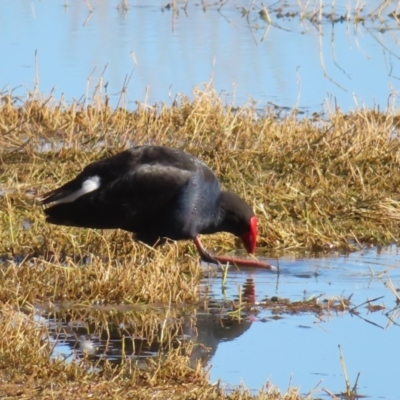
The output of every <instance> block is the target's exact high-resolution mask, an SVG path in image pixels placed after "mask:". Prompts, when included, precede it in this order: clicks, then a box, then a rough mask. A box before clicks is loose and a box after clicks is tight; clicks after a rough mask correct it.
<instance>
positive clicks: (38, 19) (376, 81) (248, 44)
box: [0, 0, 400, 112]
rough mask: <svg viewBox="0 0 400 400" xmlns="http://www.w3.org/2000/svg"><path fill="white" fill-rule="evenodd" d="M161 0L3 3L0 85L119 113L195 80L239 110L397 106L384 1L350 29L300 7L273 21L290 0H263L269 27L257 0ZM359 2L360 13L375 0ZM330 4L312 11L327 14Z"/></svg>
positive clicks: (392, 29)
mask: <svg viewBox="0 0 400 400" xmlns="http://www.w3.org/2000/svg"><path fill="white" fill-rule="evenodd" d="M167 3H168V2H164V1H151V0H129V1H126V4H127V6H128V8H127V9H126V10H125V11H124V10H123V7H122V6H123V2H122V1H121V2H118V1H115V0H114V1H112V0H109V1H105V0H91V1H88V2H84V1H65V0H42V1H38V0H33V1H30V2H16V1H14V0H3V1H2V2H1V3H0V38H1V39H0V52H1V54H2V55H3V57H2V63H1V66H0V88H3V91H6V90H14V93H15V94H16V95H20V96H21V97H22V98H24V96H25V95H26V93H27V90H28V89H29V90H31V91H33V90H36V91H37V92H38V93H42V94H45V95H48V94H50V93H52V94H53V95H54V97H55V98H56V99H57V100H59V99H60V98H61V97H62V96H63V98H64V99H65V101H66V102H67V103H70V102H71V101H73V100H74V99H80V100H87V102H90V101H91V98H92V96H93V94H95V93H97V94H102V95H105V94H107V95H108V96H109V98H110V102H111V105H113V106H114V107H115V106H117V105H122V106H126V107H128V108H131V109H134V108H136V102H141V103H146V104H149V105H153V104H155V103H158V102H165V103H167V104H171V102H172V101H173V99H174V98H175V97H176V96H177V95H179V94H183V95H187V96H189V97H192V93H193V88H194V87H197V86H199V85H201V84H202V83H204V82H206V83H209V84H210V85H211V86H212V87H214V88H215V89H216V91H217V92H218V93H220V94H221V96H222V98H223V99H224V101H226V102H227V103H229V104H234V105H239V106H241V105H244V104H248V103H249V102H252V101H254V102H255V104H256V106H257V107H259V108H263V107H266V106H267V105H268V104H270V103H272V104H275V105H277V106H279V107H288V108H293V107H299V108H300V109H302V110H308V111H310V112H311V111H322V110H333V109H334V107H335V106H338V107H339V108H340V109H342V110H344V111H348V110H351V109H355V108H357V107H362V106H363V105H365V106H367V107H373V106H375V105H376V106H379V107H380V109H385V108H386V107H387V106H388V105H393V104H395V105H397V104H398V99H397V94H396V93H397V90H398V88H399V77H400V63H399V57H400V50H399V46H398V40H399V29H398V24H397V23H396V21H395V20H394V19H392V18H390V17H389V16H388V14H389V12H390V11H391V10H394V9H395V8H396V6H397V2H396V1H392V2H390V5H389V7H388V8H386V9H384V10H383V11H382V13H381V19H374V20H372V21H371V20H370V19H367V20H366V21H365V22H362V23H359V24H357V25H354V24H353V23H350V22H348V23H347V22H337V23H334V24H332V23H331V22H329V20H328V19H327V17H324V16H322V17H321V21H322V23H313V22H311V21H310V20H309V19H307V18H306V17H305V18H301V15H300V14H297V15H295V16H294V17H285V18H278V9H281V10H282V13H283V14H285V13H287V12H290V11H295V12H298V13H299V12H301V11H302V8H301V7H300V6H299V3H298V2H296V1H294V0H293V1H289V2H279V1H278V2H273V5H272V6H270V8H269V15H270V17H271V21H272V23H271V24H268V23H267V22H266V21H264V20H263V19H262V18H261V17H260V15H259V10H260V9H261V7H262V5H261V4H262V3H261V2H260V1H255V2H254V7H253V9H252V10H251V11H250V13H249V14H248V18H247V17H246V16H244V15H243V14H242V7H244V8H245V9H247V10H248V9H249V6H250V4H251V3H252V2H251V1H249V0H243V1H239V0H231V1H228V2H226V4H224V6H223V7H221V8H219V5H218V2H215V3H213V4H207V2H205V3H204V2H203V3H201V2H195V1H189V2H186V1H177V2H176V5H177V6H176V9H175V10H172V9H166V8H163V7H164V6H165V5H166V4H167ZM300 3H301V4H302V3H303V2H300ZM335 3H336V9H335V15H336V16H338V17H339V16H344V15H345V13H346V6H347V5H349V9H350V17H351V18H352V19H354V14H355V13H356V12H357V4H358V3H356V4H353V3H354V2H350V1H348V0H340V1H336V2H335ZM364 3H365V7H364V8H363V11H362V12H361V15H362V16H364V17H367V16H368V12H369V11H372V10H374V9H375V8H376V7H377V2H376V1H366V2H364ZM186 4H187V6H186ZM201 4H206V5H207V6H206V7H203V6H202V5H201ZM304 4H308V8H305V9H304V15H305V16H307V15H312V14H314V13H315V12H316V11H318V10H319V4H320V2H319V1H318V2H304ZM331 4H332V2H326V6H325V7H324V8H323V9H322V11H323V12H324V13H330V12H331ZM89 7H90V9H89ZM302 15H303V14H302ZM318 15H319V14H318V13H317V16H318ZM35 53H36V54H37V55H36V56H35ZM124 86H125V87H126V92H125V93H124V96H121V90H122V88H123V87H124Z"/></svg>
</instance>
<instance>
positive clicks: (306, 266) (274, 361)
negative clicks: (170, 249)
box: [38, 246, 400, 399]
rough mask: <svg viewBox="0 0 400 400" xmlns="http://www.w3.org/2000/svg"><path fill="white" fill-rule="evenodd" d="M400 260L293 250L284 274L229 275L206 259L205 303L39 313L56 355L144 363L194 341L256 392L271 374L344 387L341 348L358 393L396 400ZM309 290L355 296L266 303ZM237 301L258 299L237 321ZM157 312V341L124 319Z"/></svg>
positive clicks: (283, 263) (199, 353)
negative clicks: (301, 304)
mask: <svg viewBox="0 0 400 400" xmlns="http://www.w3.org/2000/svg"><path fill="white" fill-rule="evenodd" d="M269 261H271V262H274V260H269ZM399 261H400V254H399V249H398V248H397V247H396V246H391V247H388V248H384V249H379V250H377V249H376V248H370V249H365V250H363V251H360V252H357V253H353V254H350V255H339V254H338V255H334V256H327V257H323V258H298V257H295V256H290V257H289V256H288V257H282V258H280V259H279V265H280V274H279V275H277V274H274V273H271V272H269V271H265V270H257V269H255V270H251V269H248V268H247V269H244V268H243V269H242V270H236V269H231V270H230V271H229V272H228V275H227V278H226V280H225V281H223V279H222V275H223V274H222V271H221V270H219V269H218V268H217V269H216V268H212V269H208V267H207V266H204V267H205V277H204V279H203V282H202V286H201V287H202V293H203V300H204V299H207V301H202V302H201V304H200V305H197V306H195V305H193V306H187V305H178V306H179V307H177V308H174V309H169V310H166V308H165V307H156V306H152V307H149V306H142V305H139V306H101V305H99V306H94V307H93V308H92V310H91V313H89V314H90V318H86V317H85V315H86V314H85V313H86V311H87V310H86V311H85V310H84V309H83V310H80V311H77V312H74V311H73V310H71V309H70V305H68V304H65V305H59V307H58V308H57V309H56V310H53V311H52V312H51V313H48V312H47V313H46V312H44V311H43V309H42V310H41V311H39V312H41V315H42V316H43V317H44V318H46V319H45V320H46V321H47V324H48V326H49V329H50V332H51V333H52V340H53V344H55V349H54V356H57V357H60V356H62V357H63V358H66V359H67V360H68V359H69V360H72V359H73V357H72V355H73V354H75V355H77V356H78V357H80V356H82V355H83V353H86V354H90V355H91V357H93V359H94V360H104V359H109V360H110V361H112V362H117V363H118V362H120V361H121V359H123V358H124V359H125V360H126V357H127V358H128V359H129V360H130V361H131V362H132V363H134V364H135V365H137V366H138V367H139V368H146V362H147V360H148V358H149V357H160V356H161V357H163V355H165V353H166V352H168V351H170V350H171V349H173V348H177V347H179V346H180V345H181V344H182V343H185V342H188V341H190V342H192V343H194V344H195V346H194V348H193V350H191V353H190V354H189V355H190V364H191V365H192V366H194V365H195V364H196V362H197V361H202V362H203V363H206V365H208V364H210V365H212V367H211V370H210V380H211V382H214V381H216V380H219V379H220V380H222V382H223V383H224V384H229V385H239V384H240V383H244V384H245V385H246V387H248V388H250V389H252V390H259V389H261V387H262V386H263V385H264V384H266V383H267V381H268V380H270V381H271V382H272V383H273V384H274V385H276V386H278V387H279V388H280V389H281V390H282V391H285V390H286V388H287V387H288V385H289V383H290V384H291V385H292V386H299V387H300V389H301V393H303V394H306V393H308V392H309V391H311V390H312V389H314V388H315V387H316V386H317V389H316V391H315V392H314V396H316V397H317V396H321V395H323V394H324V392H323V391H322V389H323V388H326V389H328V390H329V391H331V392H333V393H340V392H343V391H344V390H345V388H346V386H345V379H344V377H343V371H342V368H341V364H340V357H339V348H338V346H339V345H340V347H341V350H342V353H343V357H344V360H345V363H346V368H347V371H348V376H349V380H350V384H351V385H352V386H353V385H354V383H355V380H356V377H357V374H358V373H359V372H360V373H361V375H360V378H359V381H358V386H357V388H358V394H360V395H365V396H368V397H370V398H378V397H379V398H382V399H397V398H398V388H397V377H398V371H399V368H400V349H399V348H398V346H397V342H398V335H399V332H398V329H399V324H398V322H399V321H398V316H399V315H400V308H399V306H398V305H396V301H395V300H396V297H395V295H394V294H393V293H392V292H391V291H390V290H389V288H388V287H387V283H388V282H389V279H390V280H391V281H392V283H393V285H394V286H395V288H396V289H397V291H399V282H400V268H399ZM275 262H276V260H275ZM313 296H314V297H318V298H319V302H321V303H322V304H324V301H325V300H327V299H328V300H330V301H332V300H333V299H336V304H340V302H341V301H342V300H341V299H350V305H349V307H348V308H346V309H345V310H343V309H342V308H340V307H339V308H338V309H335V308H334V307H332V308H331V309H330V310H327V311H323V312H321V311H316V312H313V311H312V310H311V309H310V308H308V309H306V308H304V309H303V310H302V311H299V310H298V311H294V307H284V306H282V307H274V306H271V303H268V306H267V305H266V301H267V300H268V299H269V300H271V299H275V300H276V303H277V304H278V302H282V304H283V300H282V299H289V300H290V302H291V303H290V304H292V305H293V302H296V301H303V300H306V299H310V298H312V297H313ZM240 299H242V300H246V301H247V302H248V303H250V305H251V304H253V305H251V307H247V308H246V310H245V311H244V312H243V313H242V318H241V319H237V318H231V317H229V314H230V313H233V310H234V308H235V307H233V304H236V305H238V304H239V303H240V301H241V300H240ZM266 299H267V300H266ZM368 301H370V302H369V303H368ZM368 306H369V308H368ZM38 310H40V308H39V309H38ZM110 311H112V312H111V313H110ZM93 312H95V314H93ZM96 313H97V314H96ZM107 313H108V314H107ZM154 313H156V314H158V315H159V316H163V315H165V317H161V320H164V322H163V323H162V324H161V325H160V326H158V327H157V328H156V332H157V333H156V335H155V339H154V340H150V339H149V337H148V336H147V335H148V333H147V334H146V332H148V331H141V332H138V330H137V325H135V323H133V324H132V323H131V322H126V321H132V318H131V319H129V318H125V317H127V316H128V315H130V317H132V316H134V315H140V314H141V315H142V317H144V319H143V318H142V319H141V320H146V319H151V318H153V317H154ZM89 314H87V315H89ZM96 315H97V316H96ZM104 318H105V319H108V323H107V329H103V328H102V324H103V323H102V322H101V321H102V320H104ZM95 319H96V320H97V321H94V320H95ZM166 327H167V328H168V329H166ZM164 331H165V332H167V331H168V332H169V335H170V336H169V339H168V340H167V341H165V340H163V334H164V333H163V332H164ZM164 339H165V338H164ZM207 362H208V364H207Z"/></svg>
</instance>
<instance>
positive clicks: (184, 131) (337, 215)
mask: <svg viewBox="0 0 400 400" xmlns="http://www.w3.org/2000/svg"><path fill="white" fill-rule="evenodd" d="M2 101H3V102H2V106H1V107H0V149H1V151H0V157H1V158H0V188H1V196H0V227H1V229H0V256H1V257H2V261H3V262H2V263H1V270H0V302H1V304H2V307H1V310H0V319H1V325H2V327H3V329H2V332H1V334H0V382H2V383H1V384H0V396H2V397H7V396H8V397H13V396H14V397H19V398H24V397H25V398H28V397H29V398H32V397H36V398H38V397H41V398H54V397H55V396H59V395H62V396H63V397H64V398H71V399H72V398H79V399H84V398H89V397H91V398H93V397H94V398H110V397H112V398H135V399H141V398H143V399H149V398H154V397H155V398H177V399H180V398H182V399H188V398H193V399H195V398H196V399H200V398H207V399H213V398H215V399H224V398H227V399H228V398H229V399H250V398H252V395H251V394H250V393H248V392H246V391H245V390H239V389H238V390H235V391H233V392H230V393H225V392H224V391H223V390H222V389H220V388H218V387H217V386H210V385H209V383H208V380H207V378H206V375H205V373H204V371H203V370H202V369H201V368H197V369H192V368H190V367H189V365H188V357H189V354H190V349H186V347H185V346H186V344H184V345H183V348H182V347H181V346H179V347H178V349H175V350H174V349H173V346H172V350H171V351H169V352H167V353H166V354H164V355H163V357H161V358H160V359H157V360H154V362H153V364H152V365H151V366H150V368H149V369H147V370H146V371H141V370H138V369H134V368H132V365H130V364H129V363H128V362H124V363H122V364H119V365H112V364H111V363H108V362H102V364H101V368H98V369H93V363H92V362H91V360H89V359H87V358H85V357H83V358H80V359H79V358H78V359H76V360H75V361H74V362H69V363H66V362H64V361H61V360H52V359H51V357H50V354H51V351H52V348H51V346H50V345H49V343H50V342H49V337H50V336H51V334H50V333H49V331H48V328H47V327H46V325H43V324H40V323H39V322H38V318H37V316H36V317H35V312H34V309H35V308H34V306H37V305H38V304H41V305H42V306H45V307H48V308H52V307H53V308H54V304H55V307H58V305H59V304H66V305H67V306H68V307H72V306H74V307H75V308H76V306H77V305H79V307H80V310H81V312H82V309H87V310H88V309H89V308H88V307H92V306H93V305H101V306H104V307H106V306H107V305H109V304H123V305H125V306H132V307H138V308H136V309H140V307H149V306H148V305H150V307H151V306H157V309H158V310H164V311H159V312H158V313H152V312H150V311H151V309H149V308H146V309H145V311H146V312H143V313H136V314H135V316H133V314H132V315H131V314H129V315H131V316H129V315H128V314H127V316H126V317H125V318H131V320H129V321H125V322H126V323H131V324H135V326H136V327H140V329H142V332H144V333H143V334H145V336H146V337H157V338H158V340H159V341H160V337H159V335H160V326H164V325H163V323H164V322H163V321H166V320H168V319H169V318H179V315H180V314H179V313H176V314H173V313H174V311H171V310H174V309H175V308H174V307H173V306H174V305H175V306H176V305H182V304H184V303H191V304H194V303H196V301H197V300H198V299H199V293H198V282H199V277H200V270H199V262H198V257H197V255H196V253H195V251H194V246H193V245H192V244H190V243H184V242H183V243H179V244H174V243H168V244H166V245H165V246H163V247H161V248H159V249H156V250H154V249H149V248H147V247H145V246H143V245H140V244H137V243H134V242H133V241H132V239H131V235H129V234H127V233H125V232H120V231H96V230H88V229H77V228H76V229H75V228H67V227H62V226H52V225H49V224H46V223H45V221H44V217H43V214H42V210H41V209H40V207H38V206H37V205H36V204H35V197H36V196H37V195H38V194H40V193H44V192H46V191H48V190H51V189H53V188H55V187H56V186H58V185H60V184H62V183H64V182H66V181H67V180H68V179H70V178H72V177H73V176H74V175H75V174H76V173H77V172H78V171H80V170H81V169H82V167H83V166H85V165H86V164H88V163H89V162H91V161H94V160H97V159H99V158H102V157H105V156H108V155H111V154H115V153H116V152H118V151H120V150H123V149H125V148H127V147H129V146H133V145H140V144H148V143H154V144H160V145H166V146H172V147H178V148H182V149H184V150H187V151H189V152H191V153H193V154H195V155H197V156H199V157H201V158H202V159H204V160H205V161H206V162H207V163H209V164H210V166H211V167H212V168H213V170H214V171H215V172H216V174H217V175H218V176H219V177H220V179H221V182H222V184H223V186H224V187H225V188H229V189H231V190H233V191H235V192H237V193H238V194H239V195H241V196H242V197H244V198H245V199H246V200H247V201H248V202H249V203H250V204H252V205H253V206H254V208H255V210H256V212H257V214H258V216H259V226H260V237H259V242H258V246H259V247H260V248H262V249H263V250H271V249H287V248H308V249H332V248H340V247H342V248H351V247H352V246H354V245H356V244H357V243H358V242H359V243H361V242H372V243H378V242H379V243H385V242H390V241H397V240H398V238H399V233H400V232H399V222H400V203H399V200H400V197H399V195H398V193H397V192H398V186H399V183H400V173H399V141H398V138H397V128H398V124H399V121H400V118H399V114H398V113H397V112H395V111H387V112H385V113H378V112H376V111H365V110H359V111H356V112H353V113H351V114H342V113H340V112H337V113H335V114H332V115H329V116H328V117H325V118H320V117H318V116H314V117H313V118H311V119H307V118H303V119H299V118H297V117H296V116H288V117H286V118H284V119H280V118H278V116H276V115H274V114H273V113H267V114H265V115H262V116H260V115H259V114H258V113H257V111H256V110H255V109H253V108H251V107H244V108H242V109H233V108H231V107H229V106H228V107H225V106H224V105H223V104H222V101H221V99H220V98H219V97H218V96H217V95H216V94H215V93H214V92H213V91H212V90H209V89H207V90H205V91H201V90H197V91H196V93H195V100H194V101H189V100H187V99H185V98H182V99H180V104H177V105H175V106H173V107H166V106H164V105H156V106H154V107H149V106H146V107H144V106H143V105H138V108H137V110H136V111H134V112H127V111H125V110H123V109H118V110H115V111H113V110H111V109H110V108H108V107H107V106H106V105H104V104H103V103H102V102H101V101H99V100H98V101H97V102H94V104H93V105H92V106H91V107H88V108H85V107H84V106H82V105H81V104H77V103H74V104H72V105H63V104H57V103H55V101H54V100H53V99H51V98H49V99H37V98H30V99H29V100H28V101H26V102H24V103H22V104H20V106H17V105H15V104H14V101H15V99H13V98H11V96H5V97H3V99H2ZM205 244H206V245H207V247H208V248H210V249H211V248H213V247H214V248H220V249H223V250H221V251H224V252H226V251H228V250H230V249H233V248H234V246H235V243H234V239H233V238H232V236H230V235H225V234H220V235H214V236H213V237H207V238H205ZM144 304H146V306H145V305H144ZM160 305H161V306H162V307H159V306H160ZM266 306H270V307H275V308H276V309H275V312H278V313H283V312H290V311H293V307H294V308H296V307H297V308H296V310H295V311H296V312H300V311H302V310H303V308H304V307H308V308H307V309H308V310H310V308H311V309H313V310H314V311H315V312H316V313H319V312H323V311H324V310H323V309H325V308H326V309H331V310H336V311H338V310H339V311H341V310H343V311H344V310H345V309H347V306H348V305H347V303H340V304H338V305H334V304H333V303H332V304H330V303H329V304H327V305H324V304H322V305H321V304H319V303H318V302H315V301H312V302H310V304H304V303H299V304H291V305H289V307H288V308H287V305H286V304H284V303H279V302H278V303H276V304H275V305H267V304H266ZM85 307H86V308H85ZM335 307H336V308H335ZM21 310H23V311H24V312H22V311H21ZM239 310H240V305H239ZM91 312H92V311H91ZM171 313H172V314H171ZM81 318H82V319H83V320H85V321H86V320H87V318H89V317H83V316H82V317H81ZM90 318H91V319H93V320H97V321H100V322H101V318H102V317H101V314H99V315H98V316H93V315H92V314H91V315H90ZM146 318H147V319H148V320H146ZM100 322H99V323H100ZM140 329H139V331H140ZM168 329H170V330H168ZM168 329H167V331H163V340H165V341H166V342H167V343H171V342H172V341H173V339H172V338H173V337H175V336H176V335H175V334H174V331H173V330H174V329H175V330H176V326H174V324H172V326H170V327H168ZM52 334H53V333H52ZM157 335H158V336H157ZM174 335H175V336H174ZM163 340H161V342H163ZM187 345H188V346H189V345H190V344H187ZM185 349H186V350H185ZM10 366H12V367H11V368H10ZM28 377H29V379H28ZM258 398H260V399H298V398H300V396H299V394H298V392H297V391H296V390H292V391H291V392H289V393H287V394H285V395H282V394H280V393H279V392H278V391H277V390H276V389H274V388H273V387H270V386H268V387H266V388H265V389H264V391H263V392H262V393H260V394H259V395H258Z"/></svg>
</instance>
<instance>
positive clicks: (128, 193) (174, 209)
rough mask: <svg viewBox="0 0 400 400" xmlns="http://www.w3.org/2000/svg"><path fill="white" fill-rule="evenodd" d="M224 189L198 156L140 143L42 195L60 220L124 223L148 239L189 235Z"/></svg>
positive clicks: (93, 225) (95, 225) (64, 222)
mask: <svg viewBox="0 0 400 400" xmlns="http://www.w3.org/2000/svg"><path fill="white" fill-rule="evenodd" d="M219 192H220V189H219V184H218V180H217V178H216V177H215V175H214V174H213V172H212V171H211V170H210V169H209V168H208V167H207V166H206V165H205V164H204V163H203V162H202V161H200V160H199V159H198V158H196V157H194V156H192V155H190V154H188V153H185V152H183V151H181V150H177V149H171V148H167V147H162V146H140V147H135V148H132V149H129V150H126V151H124V152H121V153H118V154H116V155H115V156H112V157H109V158H107V159H104V160H101V161H97V162H94V163H92V164H90V165H88V166H87V167H86V168H85V169H84V170H83V171H82V172H81V173H80V174H79V175H78V176H77V177H76V178H75V179H74V180H72V181H70V182H68V183H66V184H65V185H63V186H61V187H60V188H58V189H56V190H54V191H52V192H49V193H47V194H46V195H44V196H43V197H42V200H41V202H42V204H45V205H48V206H49V207H48V208H46V209H45V213H46V215H47V220H48V222H50V223H54V224H58V225H69V226H79V227H88V228H101V229H109V228H110V229H111V228H113V229H114V228H121V229H125V230H128V231H131V232H135V233H136V234H137V238H138V239H139V240H141V241H143V242H145V243H148V244H154V243H153V242H155V241H157V239H158V237H168V238H171V239H175V240H179V239H186V238H191V237H193V235H195V234H197V233H198V231H199V227H198V225H199V224H201V222H203V223H204V218H207V217H208V218H210V215H211V212H212V205H213V203H214V202H215V199H216V198H217V197H218V195H219Z"/></svg>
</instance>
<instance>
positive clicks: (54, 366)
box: [0, 306, 300, 400]
mask: <svg viewBox="0 0 400 400" xmlns="http://www.w3.org/2000/svg"><path fill="white" fill-rule="evenodd" d="M150 319H151V318H150ZM0 320H1V325H2V331H1V334H0V354H1V357H0V382H1V383H0V396H1V397H2V398H6V397H7V398H19V399H20V398H23V399H24V398H26V399H28V398H43V399H47V398H49V399H50V398H51V399H53V398H54V397H56V396H62V397H63V398H65V399H89V398H96V399H97V398H99V399H103V398H104V399H109V398H114V399H146V400H147V399H150V398H153V399H154V398H173V399H232V400H235V399H243V400H244V399H252V398H254V397H255V396H254V395H251V394H250V393H249V392H247V391H246V390H243V389H241V390H240V389H236V390H234V391H233V392H230V393H226V392H224V391H223V390H222V389H220V388H219V386H218V385H217V386H211V385H210V384H209V383H208V380H207V376H206V374H205V372H204V371H202V369H201V368H200V367H198V368H195V369H193V368H190V366H189V365H188V357H187V356H185V355H182V347H183V348H184V349H185V348H186V349H187V348H188V346H190V345H186V344H183V345H182V346H181V347H179V348H178V349H176V350H170V351H169V352H168V353H167V354H166V355H165V357H163V358H160V359H158V360H155V361H153V362H149V363H148V364H147V368H146V369H145V370H144V369H137V368H133V367H132V365H131V364H130V363H129V362H128V359H125V360H124V361H123V362H122V363H120V364H118V365H116V366H115V365H112V364H111V363H110V362H108V361H104V362H103V363H101V364H100V363H95V364H94V365H93V363H92V362H90V360H89V358H87V357H83V358H80V359H79V358H76V357H75V358H74V360H72V361H70V362H65V361H63V360H62V359H51V358H50V355H51V351H52V348H51V346H50V345H49V340H48V338H49V331H48V329H47V327H46V325H43V324H41V323H40V320H38V319H37V318H35V317H34V312H33V310H31V311H30V312H29V311H27V310H26V311H25V312H24V313H23V312H21V311H19V310H15V309H14V308H13V307H10V306H3V307H2V312H1V315H0ZM145 324H146V326H147V328H149V327H150V326H151V325H152V324H153V322H146V323H145ZM172 329H174V328H172ZM166 337H167V336H166ZM167 340H168V339H167ZM189 350H190V348H189ZM100 365H101V368H99V366H100ZM257 398H259V399H269V400H271V399H287V400H295V399H300V396H299V395H298V393H297V391H296V390H295V389H293V390H290V391H289V392H288V393H287V394H285V395H282V394H280V392H279V391H278V390H277V389H276V388H274V387H272V386H271V385H268V386H267V387H265V388H264V389H263V390H262V391H261V393H260V395H259V396H258V397H257Z"/></svg>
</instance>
